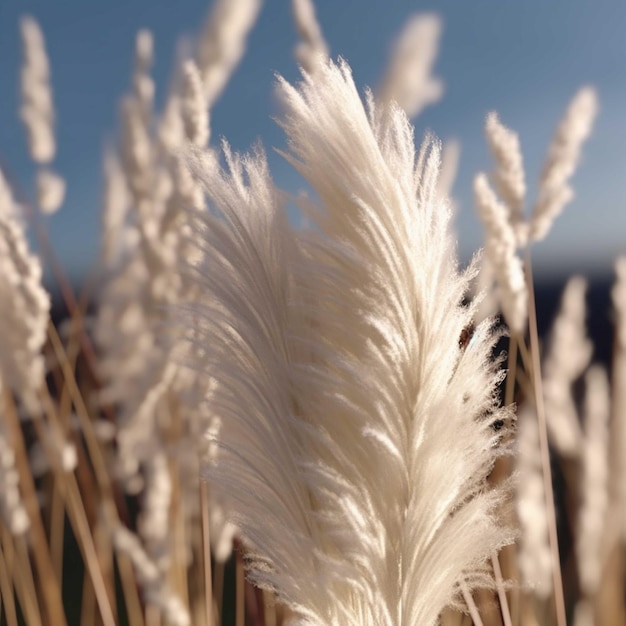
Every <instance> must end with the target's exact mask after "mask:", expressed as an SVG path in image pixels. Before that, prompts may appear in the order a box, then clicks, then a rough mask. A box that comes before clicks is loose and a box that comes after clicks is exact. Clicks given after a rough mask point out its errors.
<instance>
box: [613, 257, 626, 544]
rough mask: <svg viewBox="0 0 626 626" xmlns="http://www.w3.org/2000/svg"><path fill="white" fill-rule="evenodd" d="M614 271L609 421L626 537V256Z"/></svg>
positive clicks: (620, 510)
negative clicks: (613, 343)
mask: <svg viewBox="0 0 626 626" xmlns="http://www.w3.org/2000/svg"><path fill="white" fill-rule="evenodd" d="M615 274H616V278H615V284H614V285H613V289H612V292H611V297H612V300H613V309H614V310H615V347H614V354H613V372H612V375H613V380H612V392H613V398H612V422H613V429H614V431H613V433H614V434H613V436H614V437H615V439H616V442H615V450H616V451H617V452H616V453H615V454H614V460H615V463H616V468H615V472H614V480H615V482H616V484H617V489H616V493H617V498H618V502H617V505H618V510H619V516H620V519H621V532H622V540H623V541H626V257H621V258H619V259H618V260H617V262H616V263H615Z"/></svg>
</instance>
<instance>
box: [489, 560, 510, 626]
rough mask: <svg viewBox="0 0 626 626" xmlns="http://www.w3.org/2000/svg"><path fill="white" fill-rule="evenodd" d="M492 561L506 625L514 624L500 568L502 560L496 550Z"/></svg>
mask: <svg viewBox="0 0 626 626" xmlns="http://www.w3.org/2000/svg"><path fill="white" fill-rule="evenodd" d="M491 563H492V564H493V573H494V575H495V578H496V588H497V589H498V599H499V600H500V610H501V612H502V619H503V620H504V626H513V625H512V623H511V611H510V610H509V602H508V600H507V597H506V592H505V591H504V579H503V578H502V570H501V569H500V561H498V555H497V554H496V553H495V552H492V553H491Z"/></svg>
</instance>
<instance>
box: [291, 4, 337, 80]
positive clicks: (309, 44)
mask: <svg viewBox="0 0 626 626" xmlns="http://www.w3.org/2000/svg"><path fill="white" fill-rule="evenodd" d="M291 9H292V12H293V18H294V21H295V23H296V29H297V31H298V35H299V36H300V41H299V42H298V45H297V46H296V49H295V55H296V61H297V62H298V64H299V65H300V66H301V67H302V68H303V69H304V71H305V72H308V73H309V74H313V73H314V72H315V70H316V68H317V67H318V65H319V64H320V63H326V62H327V61H328V54H329V52H328V44H327V43H326V41H325V40H324V34H323V33H322V29H321V27H320V25H319V22H318V21H317V17H316V15H315V4H314V3H313V0H292V2H291Z"/></svg>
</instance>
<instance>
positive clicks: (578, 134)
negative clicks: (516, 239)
mask: <svg viewBox="0 0 626 626" xmlns="http://www.w3.org/2000/svg"><path fill="white" fill-rule="evenodd" d="M597 110H598V98H597V96H596V92H595V90H594V89H593V88H592V87H583V88H582V89H581V90H580V91H579V92H578V93H577V94H576V95H575V96H574V98H573V99H572V101H571V102H570V104H569V107H568V108H567V111H566V112H565V116H564V117H563V119H562V120H561V122H560V123H559V126H558V128H557V130H556V134H555V136H554V137H553V139H552V143H551V144H550V147H549V148H548V155H547V158H546V162H545V164H544V166H543V171H542V174H541V180H540V182H539V195H538V197H537V202H536V203H535V207H534V209H533V214H532V218H531V221H530V239H531V240H532V241H541V240H542V239H544V238H545V237H546V235H547V234H548V232H549V230H550V228H551V226H552V223H553V222H554V220H555V219H556V217H557V216H558V215H559V214H560V213H561V211H562V210H563V208H564V207H565V205H566V204H568V203H569V202H571V200H572V199H573V197H574V192H573V191H572V188H571V187H570V186H569V184H568V183H569V179H570V178H571V177H572V175H573V174H574V172H575V170H576V168H577V167H578V162H579V160H580V151H581V148H582V145H583V143H584V142H585V141H586V140H587V137H589V135H590V133H591V129H592V127H593V122H594V120H595V117H596V113H597Z"/></svg>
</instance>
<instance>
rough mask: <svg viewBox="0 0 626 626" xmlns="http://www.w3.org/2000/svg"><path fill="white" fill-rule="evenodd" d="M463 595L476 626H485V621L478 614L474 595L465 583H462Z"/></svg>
mask: <svg viewBox="0 0 626 626" xmlns="http://www.w3.org/2000/svg"><path fill="white" fill-rule="evenodd" d="M461 593H462V594H463V599H464V600H465V603H466V604H467V609H468V611H469V614H470V616H471V618H472V620H473V622H474V624H475V626H484V624H483V620H482V619H480V615H479V613H478V609H477V608H476V603H475V602H474V598H472V594H471V593H470V592H469V591H468V590H467V585H466V584H465V581H463V582H462V583H461Z"/></svg>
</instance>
